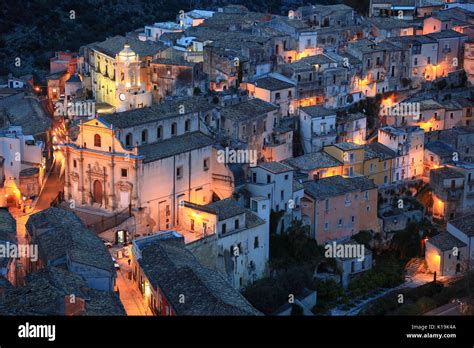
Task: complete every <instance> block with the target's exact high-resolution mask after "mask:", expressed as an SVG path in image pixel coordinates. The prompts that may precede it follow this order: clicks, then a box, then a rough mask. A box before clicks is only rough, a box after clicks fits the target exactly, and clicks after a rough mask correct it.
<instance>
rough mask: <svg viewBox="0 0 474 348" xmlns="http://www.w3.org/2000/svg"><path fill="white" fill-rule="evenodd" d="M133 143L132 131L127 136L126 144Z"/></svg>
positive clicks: (130, 144)
mask: <svg viewBox="0 0 474 348" xmlns="http://www.w3.org/2000/svg"><path fill="white" fill-rule="evenodd" d="M132 144H133V136H132V133H128V134H127V135H126V136H125V145H126V146H132Z"/></svg>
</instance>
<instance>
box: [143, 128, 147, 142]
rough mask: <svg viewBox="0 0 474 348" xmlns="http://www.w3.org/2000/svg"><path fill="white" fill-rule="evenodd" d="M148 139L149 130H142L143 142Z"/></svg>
mask: <svg viewBox="0 0 474 348" xmlns="http://www.w3.org/2000/svg"><path fill="white" fill-rule="evenodd" d="M147 141H148V131H147V130H146V129H144V130H143V131H142V143H146V142H147Z"/></svg>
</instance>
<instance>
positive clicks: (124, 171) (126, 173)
mask: <svg viewBox="0 0 474 348" xmlns="http://www.w3.org/2000/svg"><path fill="white" fill-rule="evenodd" d="M127 176H128V170H127V169H122V178H126V177H127Z"/></svg>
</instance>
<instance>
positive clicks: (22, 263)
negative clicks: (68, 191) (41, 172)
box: [9, 155, 63, 285]
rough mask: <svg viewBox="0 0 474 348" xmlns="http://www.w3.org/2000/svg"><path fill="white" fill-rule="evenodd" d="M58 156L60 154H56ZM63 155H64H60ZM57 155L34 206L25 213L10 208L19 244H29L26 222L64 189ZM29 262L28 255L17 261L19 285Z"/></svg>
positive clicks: (23, 280) (23, 278)
mask: <svg viewBox="0 0 474 348" xmlns="http://www.w3.org/2000/svg"><path fill="white" fill-rule="evenodd" d="M56 156H58V155H56ZM59 156H62V155H59ZM59 156H58V157H57V158H56V159H55V161H54V163H53V167H52V170H51V173H50V175H49V176H48V177H47V178H46V179H45V180H46V181H45V185H44V187H43V190H42V191H41V193H40V195H39V197H38V199H37V200H36V202H34V203H33V207H32V208H31V209H29V208H27V210H26V213H23V211H22V210H21V209H18V208H16V207H11V208H10V209H9V211H10V213H11V214H12V216H13V217H14V218H15V220H16V233H17V239H18V244H28V242H27V240H26V227H25V225H26V223H27V221H28V218H29V216H30V215H32V214H34V213H37V212H40V211H42V210H44V209H47V208H49V207H50V204H51V202H52V201H53V200H54V199H55V198H56V197H57V195H58V193H59V191H61V190H62V188H63V184H62V182H61V177H60V173H61V165H62V161H61V160H60V159H61V158H62V157H59ZM27 264H28V260H27V258H26V257H22V258H21V259H19V260H18V261H17V264H16V267H17V272H16V281H17V285H24V282H25V276H26V265H27Z"/></svg>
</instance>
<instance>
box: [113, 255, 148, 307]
mask: <svg viewBox="0 0 474 348" xmlns="http://www.w3.org/2000/svg"><path fill="white" fill-rule="evenodd" d="M127 260H128V259H127V258H123V259H119V260H117V262H118V264H119V265H120V269H119V270H118V271H117V287H118V289H119V292H120V301H121V302H122V304H123V306H124V307H125V311H126V312H127V315H153V313H152V312H151V310H150V308H149V307H148V304H147V303H146V300H145V298H144V297H143V295H142V294H141V292H140V290H139V289H138V286H137V284H135V283H133V281H132V280H130V279H128V272H129V271H130V270H131V268H130V267H129V266H128V263H127Z"/></svg>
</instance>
